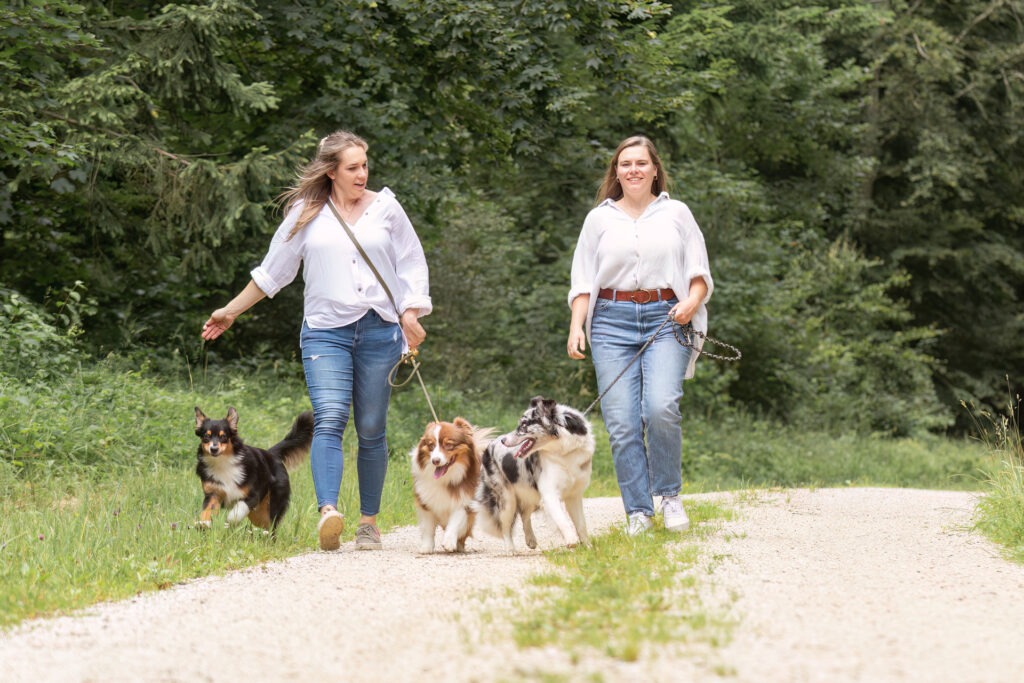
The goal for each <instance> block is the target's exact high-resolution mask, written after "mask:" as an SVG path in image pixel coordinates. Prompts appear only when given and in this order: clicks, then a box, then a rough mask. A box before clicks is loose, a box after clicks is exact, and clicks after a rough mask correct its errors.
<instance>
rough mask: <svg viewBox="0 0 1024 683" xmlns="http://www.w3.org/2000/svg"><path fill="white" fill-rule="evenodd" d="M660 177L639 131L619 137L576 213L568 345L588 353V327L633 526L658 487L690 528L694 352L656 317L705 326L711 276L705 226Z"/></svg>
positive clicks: (670, 519) (648, 512)
mask: <svg viewBox="0 0 1024 683" xmlns="http://www.w3.org/2000/svg"><path fill="white" fill-rule="evenodd" d="M667 185H668V177H667V174H666V172H665V168H664V166H663V165H662V163H661V159H660V158H659V157H658V152H657V150H656V149H655V147H654V144H653V143H652V142H651V141H650V140H649V139H647V138H646V137H644V136H634V137H630V138H627V139H625V140H623V141H622V142H621V143H620V144H619V146H618V148H617V149H616V150H615V154H614V155H613V156H612V158H611V162H610V163H609V165H608V169H607V171H606V172H605V176H604V180H603V182H602V184H601V188H600V190H599V191H598V195H597V202H598V204H597V206H596V207H594V208H593V209H592V210H591V211H590V213H588V214H587V217H586V220H584V222H583V229H582V231H581V233H580V237H579V241H578V243H577V245H576V251H575V254H574V256H573V262H572V276H571V285H570V290H569V306H570V308H571V309H572V317H571V321H570V324H569V338H568V342H567V351H568V353H569V357H570V358H575V359H581V358H583V357H584V355H583V352H584V351H585V350H586V344H587V341H586V340H587V339H590V348H591V352H592V355H593V358H594V368H595V370H596V371H597V383H598V389H599V390H600V392H601V394H602V399H601V412H602V414H603V416H604V421H605V426H606V427H607V429H608V435H609V438H610V441H611V448H612V459H613V460H614V463H615V474H616V477H617V478H618V482H619V490H620V491H621V493H622V502H623V506H624V507H625V511H626V515H627V517H628V526H627V532H628V533H629V534H630V535H637V534H640V533H643V532H645V531H647V530H648V529H650V528H651V527H652V526H653V522H652V519H653V517H654V496H658V497H660V498H661V511H662V515H663V519H664V525H665V528H667V529H669V530H671V531H685V530H686V529H688V528H689V525H690V523H689V519H688V518H687V516H686V512H685V510H683V504H682V500H681V499H680V497H679V493H680V491H681V489H682V443H683V436H682V427H681V423H682V415H681V413H680V411H679V402H680V400H681V399H682V397H683V379H684V378H686V379H688V378H690V377H692V376H693V370H694V365H695V364H696V362H697V356H698V355H699V353H698V352H695V351H693V350H692V349H690V348H689V347H685V346H682V345H681V344H679V342H678V341H677V340H676V335H675V331H674V330H673V327H674V325H665V326H664V327H662V324H663V323H664V322H665V319H666V316H668V317H671V319H672V320H673V321H674V322H675V323H678V324H680V325H682V324H685V323H692V324H693V327H694V328H695V329H697V330H699V331H701V332H706V331H707V321H708V315H707V308H706V307H705V304H706V303H707V300H708V299H709V298H710V296H711V291H712V289H713V287H714V284H713V282H712V280H711V270H710V267H709V265H708V255H707V250H706V248H705V246H704V236H703V234H701V231H700V228H699V227H698V226H697V222H696V221H695V220H694V218H693V214H692V213H690V209H689V208H688V207H687V206H686V205H685V204H683V203H682V202H680V201H677V200H675V199H671V198H670V197H669V195H668V192H666V190H665V188H666V187H667ZM659 330H660V332H658V331H659ZM655 332H658V335H657V337H656V338H654V339H653V340H651V343H650V344H649V345H648V346H647V347H646V348H644V345H645V344H646V343H647V342H648V340H650V339H651V338H652V337H653V336H654V334H655ZM641 348H644V351H643V353H642V354H641V355H640V357H639V358H638V359H637V360H636V361H633V359H634V357H635V356H636V354H637V353H638V352H639V351H640V349H641ZM605 392H607V393H605Z"/></svg>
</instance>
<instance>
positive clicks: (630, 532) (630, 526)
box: [626, 511, 654, 536]
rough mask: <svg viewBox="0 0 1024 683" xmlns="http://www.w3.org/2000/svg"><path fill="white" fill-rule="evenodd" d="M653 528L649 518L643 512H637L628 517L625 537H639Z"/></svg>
mask: <svg viewBox="0 0 1024 683" xmlns="http://www.w3.org/2000/svg"><path fill="white" fill-rule="evenodd" d="M652 526H654V522H652V521H651V518H650V517H648V516H647V515H645V514H644V513H643V512H640V511H637V512H633V513H631V514H630V515H629V522H628V523H627V524H626V535H627V536H639V535H640V534H642V533H644V532H646V531H648V530H650V528H651V527H652Z"/></svg>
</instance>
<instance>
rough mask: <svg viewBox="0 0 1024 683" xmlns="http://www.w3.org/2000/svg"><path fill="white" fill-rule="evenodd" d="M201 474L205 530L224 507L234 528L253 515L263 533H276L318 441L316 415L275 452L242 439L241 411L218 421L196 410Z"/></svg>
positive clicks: (303, 418)
mask: <svg viewBox="0 0 1024 683" xmlns="http://www.w3.org/2000/svg"><path fill="white" fill-rule="evenodd" d="M196 436H198V437H199V439H200V444H199V449H198V451H197V452H196V459H197V461H198V462H197V463H196V474H198V475H199V479H200V480H202V482H203V494H204V497H203V509H202V512H201V513H200V515H199V526H200V527H209V526H210V523H211V520H212V519H213V515H214V513H215V512H217V510H219V509H220V508H222V507H223V508H226V509H227V510H228V517H227V521H228V524H234V523H236V522H239V521H241V520H242V519H243V518H244V517H248V518H249V521H250V522H252V523H253V524H254V525H255V526H258V527H260V528H261V529H269V530H273V529H275V528H276V527H277V524H278V522H280V521H281V517H282V516H284V513H285V511H286V510H287V509H288V502H289V500H290V499H291V483H290V482H289V480H288V470H290V469H294V468H295V466H296V465H298V464H299V463H300V462H302V460H303V459H304V458H305V457H306V455H307V454H308V453H309V445H310V443H311V442H312V440H313V413H312V412H310V411H306V412H304V413H302V414H301V415H299V416H298V417H297V418H296V419H295V424H293V425H292V428H291V431H289V432H288V435H287V436H285V437H284V439H282V440H281V441H280V443H277V444H275V445H273V446H271V447H270V448H269V449H263V448H257V447H255V446H249V445H246V444H245V443H243V442H242V438H241V437H240V436H239V435H238V413H237V412H236V411H235V409H234V408H231V407H229V408H228V414H227V417H225V418H224V419H223V420H214V419H211V418H208V417H206V415H204V414H203V411H202V410H200V409H199V407H198V406H197V407H196Z"/></svg>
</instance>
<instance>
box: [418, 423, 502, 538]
mask: <svg viewBox="0 0 1024 683" xmlns="http://www.w3.org/2000/svg"><path fill="white" fill-rule="evenodd" d="M492 431H493V430H490V429H477V428H475V427H473V425H471V424H470V423H469V422H468V421H466V420H465V419H463V418H461V417H457V418H455V420H454V421H453V422H431V423H430V424H428V425H427V428H426V429H425V430H424V432H423V436H422V437H420V440H419V443H418V444H416V446H415V447H414V448H413V449H412V451H410V453H409V455H410V459H411V460H412V485H413V492H414V493H415V494H416V513H417V515H418V516H419V520H420V552H421V553H431V552H433V551H434V535H435V532H436V530H437V527H441V528H442V529H443V530H444V533H443V535H442V540H441V547H443V548H444V549H445V550H446V551H448V552H456V551H458V552H463V551H465V549H466V539H467V538H468V537H469V536H470V534H471V533H472V531H473V521H474V519H475V517H476V513H475V512H474V511H473V509H472V507H471V504H472V502H473V496H474V494H475V493H476V489H477V486H478V485H479V483H480V454H481V453H482V452H483V449H484V448H486V447H487V442H488V440H489V437H490V434H491V433H492Z"/></svg>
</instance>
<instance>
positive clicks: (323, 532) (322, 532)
mask: <svg viewBox="0 0 1024 683" xmlns="http://www.w3.org/2000/svg"><path fill="white" fill-rule="evenodd" d="M344 528H345V517H344V516H342V514H341V513H340V512H338V511H337V510H331V511H329V512H325V513H324V514H322V515H320V522H319V524H317V526H316V533H317V536H319V537H320V550H337V549H338V548H340V547H341V532H342V530H343V529H344Z"/></svg>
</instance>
